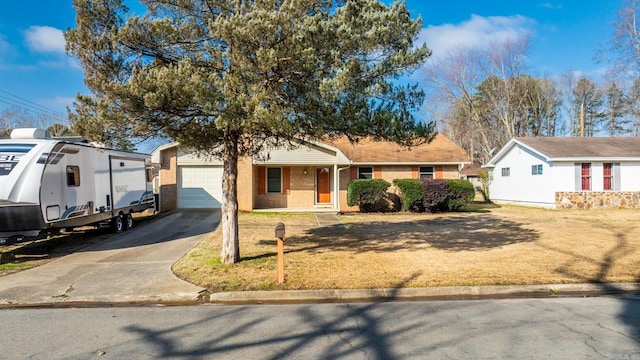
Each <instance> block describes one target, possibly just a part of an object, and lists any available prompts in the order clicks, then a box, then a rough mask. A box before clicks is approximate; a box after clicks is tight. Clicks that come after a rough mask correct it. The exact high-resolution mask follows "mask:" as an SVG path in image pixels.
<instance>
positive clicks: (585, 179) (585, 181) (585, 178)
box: [581, 163, 591, 190]
mask: <svg viewBox="0 0 640 360" xmlns="http://www.w3.org/2000/svg"><path fill="white" fill-rule="evenodd" d="M581 168H582V171H581V176H582V190H591V163H582V165H581Z"/></svg>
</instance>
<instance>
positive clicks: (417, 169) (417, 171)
mask: <svg viewBox="0 0 640 360" xmlns="http://www.w3.org/2000/svg"><path fill="white" fill-rule="evenodd" d="M419 177H420V167H419V166H412V167H411V178H412V179H417V178H419Z"/></svg>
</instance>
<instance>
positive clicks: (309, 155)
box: [256, 144, 336, 165]
mask: <svg viewBox="0 0 640 360" xmlns="http://www.w3.org/2000/svg"><path fill="white" fill-rule="evenodd" d="M267 153H268V154H269V155H268V160H266V161H257V162H256V163H262V164H287V165H311V164H313V165H333V164H335V163H336V153H335V151H331V150H329V149H324V148H321V147H319V146H315V145H310V144H309V145H302V146H300V147H298V148H295V149H291V150H289V149H283V148H279V149H272V150H269V151H268V152H267Z"/></svg>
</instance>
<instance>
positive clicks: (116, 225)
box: [111, 215, 124, 233]
mask: <svg viewBox="0 0 640 360" xmlns="http://www.w3.org/2000/svg"><path fill="white" fill-rule="evenodd" d="M111 222H112V225H113V232H115V233H119V232H122V230H124V219H123V217H122V215H118V216H116V217H114V218H113V219H112V220H111Z"/></svg>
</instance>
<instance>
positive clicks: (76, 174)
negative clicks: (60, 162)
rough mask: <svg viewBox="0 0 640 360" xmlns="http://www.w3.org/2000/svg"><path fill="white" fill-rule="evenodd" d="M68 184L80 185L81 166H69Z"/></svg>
mask: <svg viewBox="0 0 640 360" xmlns="http://www.w3.org/2000/svg"><path fill="white" fill-rule="evenodd" d="M67 186H80V168H79V167H77V166H67Z"/></svg>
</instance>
